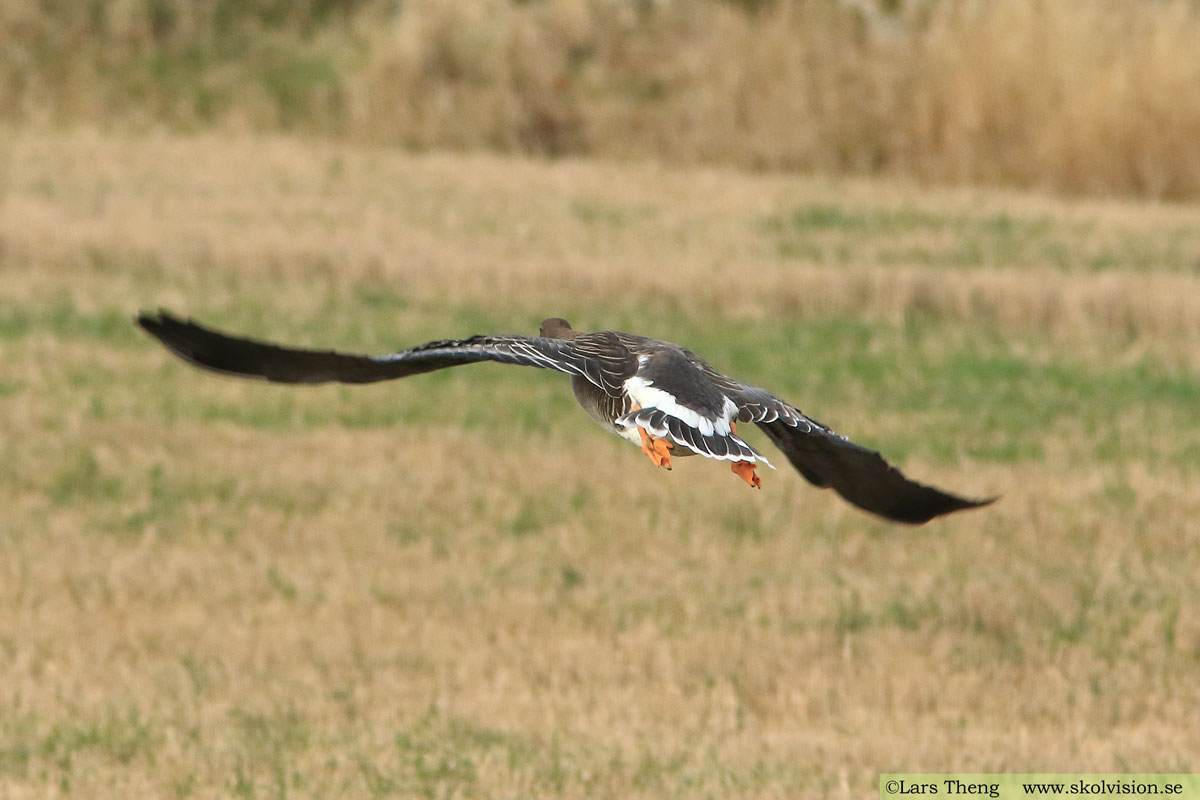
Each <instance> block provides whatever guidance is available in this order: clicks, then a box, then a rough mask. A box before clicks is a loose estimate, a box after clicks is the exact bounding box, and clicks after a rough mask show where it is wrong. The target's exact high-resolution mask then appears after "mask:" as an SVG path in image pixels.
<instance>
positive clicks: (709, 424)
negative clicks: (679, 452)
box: [618, 376, 774, 469]
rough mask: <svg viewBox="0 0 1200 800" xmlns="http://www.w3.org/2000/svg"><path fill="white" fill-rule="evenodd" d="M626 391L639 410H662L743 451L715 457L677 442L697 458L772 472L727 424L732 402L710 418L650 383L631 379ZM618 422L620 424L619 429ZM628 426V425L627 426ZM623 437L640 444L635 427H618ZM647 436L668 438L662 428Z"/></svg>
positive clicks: (733, 409)
mask: <svg viewBox="0 0 1200 800" xmlns="http://www.w3.org/2000/svg"><path fill="white" fill-rule="evenodd" d="M625 391H626V392H627V393H628V394H629V397H630V398H631V399H632V400H633V402H634V403H635V404H636V405H638V406H640V407H641V408H653V409H658V410H659V411H662V412H663V413H664V414H667V415H668V416H671V417H674V418H676V419H678V420H680V421H681V422H683V423H684V424H685V425H687V426H689V427H691V428H694V429H695V430H697V431H699V432H700V433H701V435H703V436H706V437H712V436H719V437H728V438H730V439H732V440H733V441H734V442H736V443H737V444H738V445H739V446H740V447H741V448H744V451H743V452H741V453H728V454H726V455H715V454H714V453H711V452H707V451H705V450H700V449H697V448H696V447H695V446H694V445H692V444H691V443H689V442H686V441H681V442H676V444H677V445H681V446H683V447H686V448H687V449H689V450H692V451H693V452H695V453H696V454H697V455H702V456H705V457H707V458H714V459H717V460H719V461H749V462H752V463H762V464H766V465H767V466H768V467H771V469H774V466H773V465H772V464H771V462H770V461H768V460H767V459H766V458H765V457H763V456H762V454H760V453H758V452H757V451H755V450H754V448H752V447H751V446H750V445H749V444H747V443H746V442H745V441H743V440H742V438H741V437H740V436H738V435H737V434H735V433H734V432H733V426H732V425H731V424H730V423H731V422H732V421H733V420H734V419H736V418H737V415H738V406H737V403H735V402H734V401H733V400H732V399H730V398H729V397H725V398H724V400H725V403H724V407H723V408H722V412H723V413H722V415H721V416H720V417H716V418H714V417H710V416H707V415H704V414H701V413H700V412H699V411H696V410H695V409H693V408H688V407H687V406H685V405H682V404H681V403H679V402H678V401H677V400H676V399H675V396H674V395H673V394H671V393H670V392H667V391H664V390H662V389H659V388H657V387H655V386H654V385H653V383H652V382H651V381H648V380H646V379H645V378H641V377H638V376H634V377H632V378H629V379H627V380H626V381H625ZM620 424H621V423H619V426H620ZM626 424H627V423H626ZM618 433H620V435H621V436H622V437H624V438H625V439H628V440H629V441H631V442H633V443H634V444H640V443H641V434H639V433H638V429H637V427H621V428H620V430H619V431H618ZM647 433H649V434H650V435H652V436H656V437H659V438H671V439H672V441H673V440H674V439H673V437H669V434H668V431H667V430H666V429H665V428H662V429H659V430H653V429H649V428H648V429H647Z"/></svg>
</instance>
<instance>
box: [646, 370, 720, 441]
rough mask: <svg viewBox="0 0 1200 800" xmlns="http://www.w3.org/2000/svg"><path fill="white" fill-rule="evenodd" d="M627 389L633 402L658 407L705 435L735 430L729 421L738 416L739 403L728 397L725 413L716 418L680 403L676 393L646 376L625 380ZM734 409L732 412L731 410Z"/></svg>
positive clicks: (648, 406) (647, 406)
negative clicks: (664, 388)
mask: <svg viewBox="0 0 1200 800" xmlns="http://www.w3.org/2000/svg"><path fill="white" fill-rule="evenodd" d="M625 391H626V392H627V393H628V394H629V396H630V397H632V398H633V402H635V403H637V404H638V405H639V406H641V407H642V408H657V409H658V410H659V411H662V412H664V413H665V414H668V415H670V416H672V417H675V418H676V419H679V420H682V421H683V422H684V423H686V424H688V425H690V426H692V427H693V428H695V429H697V430H698V431H700V433H702V434H704V435H705V436H712V435H714V434H717V435H720V436H728V435H729V434H731V433H732V432H733V430H732V429H731V428H730V427H729V421H730V420H732V419H733V418H734V417H736V416H737V405H736V404H735V403H734V402H733V401H732V400H730V399H729V398H728V397H726V398H725V409H724V411H725V414H724V416H722V417H718V418H716V419H714V418H712V417H707V416H704V415H702V414H701V413H700V412H698V411H696V410H695V409H692V408H688V407H687V406H684V405H680V404H679V403H678V402H676V400H675V395H673V394H671V393H670V392H665V391H663V390H662V389H659V388H657V387H655V386H654V384H653V383H651V382H650V381H648V380H646V379H645V378H639V377H638V376H636V375H635V376H633V377H632V378H629V379H628V380H626V381H625ZM730 409H732V413H731V412H730Z"/></svg>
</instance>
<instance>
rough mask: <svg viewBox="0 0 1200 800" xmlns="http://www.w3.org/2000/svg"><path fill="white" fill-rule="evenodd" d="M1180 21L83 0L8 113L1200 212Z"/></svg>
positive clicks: (1197, 137) (1198, 25) (1084, 14)
mask: <svg viewBox="0 0 1200 800" xmlns="http://www.w3.org/2000/svg"><path fill="white" fill-rule="evenodd" d="M1196 41H1200V5H1198V4H1197V3H1196V2H1195V0H1103V1H1102V2H1095V0H1057V1H1056V2H1053V3H1045V2H1039V0H1005V1H1004V2H985V1H984V0H977V1H975V0H968V2H958V1H957V0H954V1H950V0H906V1H905V2H871V0H856V1H854V2H852V1H851V0H841V1H840V2H839V1H837V0H813V1H811V2H798V1H797V2H792V1H790V0H765V1H763V0H753V1H752V0H744V2H713V1H711V0H710V1H707V2H697V3H691V2H688V3H684V2H623V0H555V1H554V2H550V1H549V0H546V1H544V2H543V1H538V0H535V1H534V2H516V0H468V1H467V2H454V3H445V2H438V0H406V1H405V2H399V0H315V1H314V0H304V1H303V2H301V0H255V1H254V2H241V1H240V0H84V1H81V2H52V1H51V0H45V2H39V3H6V4H4V8H3V9H2V10H0V117H3V118H5V119H7V120H9V121H17V122H27V121H33V122H38V123H62V122H72V123H79V122H84V123H89V124H96V125H101V126H104V127H106V128H118V129H129V128H134V129H144V128H147V127H156V126H160V125H167V126H170V127H172V128H184V129H197V128H203V127H209V126H214V125H215V126H217V127H219V128H221V129H223V130H243V131H245V130H254V131H259V132H265V131H278V130H285V131H291V132H296V133H303V134H306V135H315V136H322V137H327V136H332V137H336V138H339V139H345V140H350V141H355V142H362V143H377V144H400V145H403V146H405V147H408V148H413V149H424V148H430V147H433V148H438V149H442V148H446V147H452V148H461V149H476V148H481V147H482V148H487V149H491V150H498V151H503V152H509V153H526V154H542V155H564V154H570V155H589V156H603V157H606V158H625V157H634V158H639V159H642V158H654V159H661V160H667V161H672V162H679V163H705V164H728V165H736V166H743V167H753V168H758V169H787V170H806V171H807V170H814V169H815V170H819V171H822V172H826V173H847V172H849V173H854V174H859V175H863V174H884V175H893V176H904V177H912V178H917V179H921V180H924V181H934V182H939V183H962V182H970V183H986V184H991V183H999V184H1005V185H1015V186H1025V187H1035V188H1041V189H1051V190H1055V191H1065V192H1069V193H1090V194H1133V195H1141V196H1146V197H1154V198H1183V197H1196V196H1197V195H1198V194H1200V148H1198V147H1196V142H1197V141H1200V89H1197V87H1200V50H1198V49H1197V48H1196V46H1195V42H1196Z"/></svg>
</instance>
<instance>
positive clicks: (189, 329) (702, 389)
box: [137, 310, 996, 524]
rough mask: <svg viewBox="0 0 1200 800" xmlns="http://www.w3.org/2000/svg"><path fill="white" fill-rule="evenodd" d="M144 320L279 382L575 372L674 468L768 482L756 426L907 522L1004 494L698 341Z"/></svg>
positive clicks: (589, 408) (160, 335) (201, 362)
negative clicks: (287, 342) (428, 337)
mask: <svg viewBox="0 0 1200 800" xmlns="http://www.w3.org/2000/svg"><path fill="white" fill-rule="evenodd" d="M137 324H138V325H140V326H141V327H142V328H143V329H144V330H145V331H146V332H147V333H149V334H150V335H151V336H153V337H154V338H156V339H158V340H159V341H160V342H161V343H162V344H163V345H164V346H166V347H167V348H168V349H169V350H171V351H172V352H173V353H175V354H176V355H177V356H179V357H180V358H182V359H184V360H185V361H188V362H190V363H191V364H194V365H196V366H198V367H203V368H205V369H208V370H213V371H215V372H222V373H225V374H227V375H237V376H241V377H246V378H262V379H266V380H268V381H276V382H280V383H327V382H330V381H337V382H340V383H372V382H375V381H386V380H392V379H395V378H407V377H408V376H410V375H417V374H420V373H422V372H431V371H433V370H438V369H445V368H447V367H455V366H458V365H460V364H471V363H474V362H477V361H498V362H500V363H503V364H519V365H522V366H527V367H541V368H545V369H553V370H557V371H558V372H565V373H567V374H568V375H570V376H571V387H572V389H574V391H575V397H576V399H577V400H578V401H579V404H580V405H581V406H583V409H584V410H585V411H586V412H587V413H588V414H589V415H590V416H591V417H592V418H594V419H595V420H596V421H598V422H599V423H600V424H601V425H603V426H604V427H605V428H607V429H609V430H611V431H613V432H614V433H616V434H618V435H619V436H622V437H623V438H625V439H628V440H629V441H631V442H633V443H634V444H637V445H640V446H641V449H642V452H643V453H645V454H646V456H647V457H649V459H650V461H651V462H653V463H654V464H655V465H656V466H658V467H662V468H664V469H670V468H671V459H672V458H673V457H679V456H690V455H701V456H704V457H706V458H712V459H717V460H719V461H728V462H729V463H730V467H731V468H732V470H733V472H734V474H736V475H737V476H738V477H740V478H741V479H742V480H744V481H745V482H746V483H747V484H749V485H750V486H753V487H755V488H757V487H759V485H760V483H761V479H760V478H759V476H758V474H757V471H756V470H757V467H758V466H759V465H760V464H763V465H766V466H768V467H770V466H771V464H770V462H768V461H767V459H766V458H765V457H764V456H763V454H762V453H760V452H759V451H758V450H757V449H755V448H754V447H753V446H752V445H750V444H749V443H748V442H746V441H745V440H744V439H743V438H742V437H741V435H740V434H739V433H738V427H737V426H738V423H743V424H745V423H753V424H755V425H757V426H758V427H759V429H760V430H762V431H763V432H764V433H765V434H766V435H767V438H768V439H770V440H771V441H772V442H773V443H774V444H775V446H776V447H778V448H779V449H780V450H781V451H782V452H783V454H784V455H785V456H786V457H787V459H788V461H790V462H791V463H792V466H794V467H795V468H796V469H797V470H799V472H800V474H801V475H803V476H804V477H805V478H806V479H807V480H808V481H809V482H810V483H812V484H814V485H815V486H818V487H822V488H831V489H833V490H834V491H835V492H837V493H838V494H839V495H841V496H842V497H843V498H845V499H846V500H848V501H849V502H850V503H852V504H854V505H855V506H858V507H859V508H861V509H864V510H865V511H869V512H871V513H872V514H876V515H878V516H880V517H883V518H884V519H889V520H894V521H896V522H906V523H911V524H920V523H923V522H928V521H929V520H931V519H933V518H934V517H937V516H941V515H942V514H948V513H950V512H952V511H960V510H962V509H967V508H976V507H978V506H983V505H987V504H988V503H991V502H993V501H994V500H995V499H996V498H990V499H984V500H971V499H967V498H963V497H958V496H956V495H953V494H949V493H948V492H943V491H941V490H940V489H935V488H934V487H932V486H926V485H924V484H921V483H917V482H916V481H912V480H909V479H908V478H906V477H905V476H904V475H903V474H902V473H901V472H900V471H899V470H898V469H896V468H895V467H893V466H892V465H890V464H889V463H888V462H887V461H885V460H884V459H883V457H882V456H880V455H879V453H876V452H875V451H873V450H868V449H867V448H865V447H861V446H859V445H857V444H854V443H853V442H851V441H850V440H849V439H847V438H846V437H844V436H841V435H839V434H837V433H834V431H833V430H831V429H830V428H828V427H826V426H824V425H822V424H821V423H819V422H817V421H816V420H814V419H812V418H811V417H808V416H805V415H804V414H802V413H801V412H800V411H799V410H798V409H796V408H795V407H793V406H791V405H789V404H788V403H786V402H784V401H783V400H781V399H779V398H778V397H776V396H775V395H773V394H771V393H770V392H768V391H766V390H765V389H760V388H759V387H757V386H751V385H750V384H747V383H742V382H741V381H739V380H735V379H734V378H730V377H729V376H727V375H723V374H721V373H720V372H717V371H716V370H715V369H713V368H712V367H711V366H710V365H709V364H708V362H706V361H704V360H703V359H701V358H700V357H699V356H697V355H696V354H694V353H692V352H691V351H690V350H685V349H684V348H682V347H679V346H677V345H674V344H671V343H669V342H663V341H658V340H656V339H649V338H647V337H645V336H635V335H633V334H629V333H621V332H618V331H596V332H593V333H583V332H581V331H576V330H574V329H572V328H571V326H570V324H569V323H568V322H567V321H566V320H565V319H561V318H558V317H551V318H550V319H547V320H545V321H544V322H543V323H542V325H541V330H540V332H539V334H538V335H537V336H519V335H496V336H492V335H484V336H471V337H469V338H466V339H442V340H438V341H433V342H428V343H426V344H421V345H417V346H416V347H412V348H409V349H408V350H401V351H399V352H395V353H388V354H386V355H375V356H370V355H354V354H350V353H340V352H336V351H330V350H306V349H299V348H292V347H281V346H279V345H275V344H270V343H267V342H262V341H257V340H254V339H247V338H242V337H238V336H230V335H228V334H225V333H221V332H219V331H215V330H213V329H211V328H207V327H205V326H203V325H200V324H199V323H196V322H193V321H191V320H185V319H180V318H179V317H176V316H174V315H173V314H171V313H170V312H168V311H165V310H162V311H159V312H158V313H156V314H155V313H142V314H140V315H138V317H137ZM772 468H773V467H772Z"/></svg>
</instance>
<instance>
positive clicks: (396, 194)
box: [0, 129, 1200, 799]
mask: <svg viewBox="0 0 1200 800" xmlns="http://www.w3.org/2000/svg"><path fill="white" fill-rule="evenodd" d="M0 148H2V152H3V153H4V156H5V157H4V159H3V160H2V161H0V166H2V167H3V172H0V191H2V195H0V210H2V211H0V364H2V367H0V436H2V438H0V456H2V457H0V507H2V508H3V512H2V513H0V796H4V797H6V798H21V797H31V798H32V797H37V798H42V797H47V796H75V797H87V798H99V799H103V798H127V797H167V798H188V797H195V798H209V797H243V798H250V797H254V798H284V797H289V798H296V797H300V798H303V797H429V798H457V797H480V798H485V797H486V798H491V797H566V798H583V797H589V798H591V797H610V798H670V797H688V798H691V797H698V798H704V797H712V798H749V797H755V798H757V797H778V798H785V797H786V798H799V797H862V796H870V795H872V794H873V793H874V792H875V791H876V789H875V784H876V780H877V776H878V773H879V772H881V771H925V772H936V771H952V770H965V771H973V772H985V771H1070V770H1079V771H1092V772H1120V771H1135V770H1136V771H1154V770H1162V771H1174V772H1188V771H1194V770H1195V769H1197V763H1198V762H1197V757H1198V756H1200V750H1198V748H1197V745H1196V742H1200V717H1198V716H1197V709H1198V708H1200V681H1197V679H1196V678H1197V675H1198V674H1200V588H1198V584H1200V582H1198V578H1197V576H1198V575H1200V522H1198V521H1197V520H1198V519H1200V480H1198V478H1200V224H1198V223H1197V220H1198V219H1200V208H1198V207H1195V206H1170V205H1147V204H1144V203H1137V202H1116V201H1113V202H1102V201H1089V202H1067V201H1059V200H1054V199H1048V198H1045V197H1039V196H1030V195H1022V194H1012V193H1000V192H988V191H966V190H962V191H952V190H941V191H930V190H927V189H917V188H911V187H908V186H905V185H901V184H892V183H873V182H857V181H841V180H833V179H820V178H799V177H771V176H751V175H746V174H743V173H738V172H732V171H728V172H725V171H717V170H711V171H706V170H694V171H683V170H673V169H666V168H660V167H654V166H621V165H615V164H611V163H596V162H591V163H589V162H572V161H559V162H544V161H528V160H518V159H505V158H500V157H492V156H441V155H423V156H413V155H404V154H400V153H398V152H394V151H388V150H366V149H353V148H350V147H342V146H332V145H322V144H311V143H303V142H299V141H294V140H286V139H275V138H257V139H252V138H246V139H236V138H233V139H231V138H229V137H215V136H214V137H203V136H199V137H195V138H177V137H170V136H166V135H161V136H155V135H147V136H145V137H142V138H136V139H133V138H118V137H111V136H105V135H100V134H94V133H87V132H77V133H51V132H46V131H38V132H25V131H21V130H12V129H9V130H5V131H3V132H0ZM158 306H165V307H167V308H170V309H173V310H175V311H177V312H180V313H184V314H190V315H194V316H196V317H197V318H199V319H201V320H204V321H206V322H209V323H211V324H214V325H219V326H222V327H226V328H228V329H232V330H236V331H239V332H245V333H249V334H254V335H258V336H262V337H270V338H273V339H276V340H280V341H285V342H289V343H294V344H299V345H309V346H317V347H337V348H340V349H345V350H361V351H372V352H374V351H388V350H392V349H396V348H400V347H403V346H407V345H411V344H415V343H418V342H422V341H425V340H428V339H435V338H445V337H455V336H464V335H469V334H472V333H478V332H489V331H506V332H533V331H535V330H536V328H537V325H538V323H539V322H540V320H541V319H542V318H543V317H545V316H550V315H562V316H565V317H567V318H569V319H570V320H571V321H572V322H573V323H574V324H575V325H576V327H579V328H621V329H627V330H633V331H637V332H640V333H645V334H648V335H653V336H658V337H661V338H666V339H670V340H673V341H677V342H680V343H682V344H685V345H686V346H689V347H691V348H692V349H694V350H696V351H697V352H699V353H701V354H702V355H704V356H705V357H706V358H708V360H710V361H711V362H712V363H713V364H714V365H716V366H717V367H718V368H721V369H724V370H726V371H729V372H730V373H732V374H735V375H737V376H739V377H742V378H744V379H746V380H749V381H753V382H756V383H760V384H762V385H764V386H767V387H769V388H772V389H773V390H775V391H777V392H779V393H780V394H782V395H783V396H785V397H787V398H789V399H790V400H791V401H792V402H793V403H794V404H796V405H797V406H798V407H800V408H801V409H803V410H804V411H805V412H807V413H809V414H811V415H813V416H814V417H816V418H817V419H819V420H822V421H824V422H826V423H827V424H830V425H832V426H833V427H834V428H836V429H838V430H839V431H841V432H843V433H846V434H848V435H850V436H852V437H853V438H855V439H856V440H857V441H860V442H862V443H864V444H868V445H871V446H873V447H877V448H879V449H881V450H882V451H883V452H884V453H885V454H886V455H888V457H889V458H891V459H892V460H893V461H894V462H896V463H898V464H900V465H901V466H902V467H903V468H904V469H905V471H906V472H907V473H908V474H909V475H911V476H914V477H916V478H918V479H920V480H923V481H927V482H932V483H936V484H938V485H941V486H944V487H946V488H948V489H951V490H953V491H958V492H961V493H964V494H967V495H989V494H1001V495H1003V498H1002V500H1001V501H1000V502H999V503H997V504H996V505H995V506H993V507H991V508H988V509H985V510H982V511H975V512H970V513H964V514H958V515H953V516H951V517H948V518H946V519H944V520H941V521H937V522H934V523H932V524H929V525H927V526H924V527H921V528H907V527H902V526H895V525H888V524H885V523H882V522H880V521H877V520H875V519H874V518H872V517H870V516H867V515H865V514H862V513H860V512H858V511H856V510H854V509H852V508H850V507H849V506H847V505H846V504H844V503H843V502H841V501H840V500H839V499H838V498H836V497H834V496H832V495H831V494H829V493H828V492H822V491H819V490H816V489H813V488H812V487H810V486H808V485H807V484H806V483H805V482H804V481H803V480H802V479H801V478H800V476H799V475H798V474H796V473H794V472H793V471H792V470H791V469H790V468H788V467H786V462H785V461H784V460H783V459H782V458H781V459H779V460H778V462H777V463H778V465H779V466H780V469H779V470H777V471H770V470H766V471H764V474H763V488H762V490H761V491H757V492H756V491H752V490H750V489H748V488H747V487H746V486H745V485H744V484H743V483H742V482H741V481H739V480H738V479H737V478H736V477H734V476H733V475H731V474H730V473H729V470H728V468H726V467H725V466H723V465H719V464H714V463H711V462H700V460H699V459H688V460H686V461H683V462H680V463H679V464H678V465H677V466H676V468H675V469H674V471H672V472H669V473H668V472H665V471H661V470H656V469H654V468H653V467H651V465H650V464H649V463H648V462H647V460H646V459H645V457H644V456H642V455H641V454H640V453H639V452H638V450H637V449H636V448H634V447H631V446H630V445H628V444H627V443H625V442H622V441H620V440H618V439H617V438H616V437H613V436H610V435H608V434H605V433H604V432H603V431H601V430H600V429H598V428H597V427H595V426H594V425H593V424H591V423H590V422H589V421H588V420H587V419H586V417H585V416H584V415H583V414H582V413H581V412H580V411H579V410H578V409H576V408H575V407H574V401H573V399H572V397H571V392H570V388H569V386H568V384H567V381H566V379H565V378H564V377H563V376H560V375H555V374H552V373H548V372H544V371H539V370H530V369H517V368H514V367H503V366H499V365H477V366H471V367H464V368H461V369H457V370H451V371H447V372H443V373H438V374H431V375H427V376H420V377H416V378H413V379H410V380H407V381H403V382H397V383H390V384H379V385H373V386H363V387H339V386H326V387H281V386H272V385H267V384H262V383H253V382H239V381H236V380H232V379H225V378H221V377H218V376H214V375H210V374H203V373H200V372H198V371H196V370H193V369H191V368H189V367H187V366H186V365H184V364H182V363H180V362H179V361H177V360H175V359H174V358H172V357H171V356H169V355H168V354H167V353H166V352H165V351H163V350H162V349H161V348H160V347H158V346H157V345H156V344H155V343H153V342H152V341H151V340H149V339H148V338H147V337H145V336H144V335H142V334H141V333H140V332H139V331H138V330H136V329H135V327H134V325H133V323H132V317H133V315H134V314H135V313H136V312H137V311H138V310H140V309H153V308H156V307H158ZM756 433H757V432H754V433H751V434H750V435H751V437H753V439H752V441H754V442H755V443H756V444H759V445H761V446H762V447H763V448H764V450H766V449H767V448H769V444H768V443H767V442H766V441H765V439H764V438H763V437H760V436H756ZM767 452H768V455H770V451H767Z"/></svg>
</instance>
